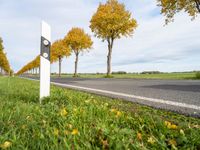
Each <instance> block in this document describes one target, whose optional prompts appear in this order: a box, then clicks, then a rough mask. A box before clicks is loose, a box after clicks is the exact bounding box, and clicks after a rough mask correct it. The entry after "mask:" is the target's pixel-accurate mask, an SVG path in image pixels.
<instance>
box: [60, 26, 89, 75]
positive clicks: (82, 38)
mask: <svg viewBox="0 0 200 150" xmlns="http://www.w3.org/2000/svg"><path fill="white" fill-rule="evenodd" d="M64 41H65V42H66V44H67V45H68V46H69V48H70V50H71V51H72V52H73V53H74V54H75V57H76V59H75V71H74V77H77V67H78V59H79V54H80V53H81V52H83V51H85V50H88V49H91V47H92V44H93V42H92V40H91V37H90V36H89V35H88V34H86V33H85V32H84V30H83V29H81V28H72V29H71V30H70V31H69V32H68V34H67V35H66V37H65V38H64Z"/></svg>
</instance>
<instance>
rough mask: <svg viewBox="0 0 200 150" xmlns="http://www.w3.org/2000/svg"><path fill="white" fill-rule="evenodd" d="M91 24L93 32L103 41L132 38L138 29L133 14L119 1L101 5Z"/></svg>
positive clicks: (114, 0) (109, 0) (109, 1)
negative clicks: (124, 37)
mask: <svg viewBox="0 0 200 150" xmlns="http://www.w3.org/2000/svg"><path fill="white" fill-rule="evenodd" d="M90 23H91V24H90V28H91V30H92V32H94V33H95V35H96V36H97V37H98V38H102V39H103V40H107V39H108V38H112V39H116V38H120V37H121V36H130V35H132V33H133V31H134V29H135V28H136V27H137V22H136V20H135V19H133V18H131V13H130V12H129V11H127V10H126V9H125V5H124V4H120V3H119V2H118V1H117V0H108V1H107V3H106V4H100V5H99V7H98V9H97V12H96V13H95V14H94V15H93V17H92V19H91V21H90Z"/></svg>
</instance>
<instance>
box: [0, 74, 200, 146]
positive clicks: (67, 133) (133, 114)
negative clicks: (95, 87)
mask: <svg viewBox="0 0 200 150" xmlns="http://www.w3.org/2000/svg"><path fill="white" fill-rule="evenodd" d="M38 91H39V82H36V81H29V80H25V79H19V78H8V77H0V110H1V111H0V147H1V148H2V149H3V148H6V147H8V149H14V150H18V149H19V150H23V149H31V150H39V149H42V150H43V149H44V150H48V149H53V150H54V149H55V150H56V149H59V150H62V149H63V150H66V149H119V150H123V149H141V150H144V149H146V150H147V149H200V136H199V135H200V120H199V119H197V118H191V117H185V116H182V115H178V114H174V113H170V112H166V111H161V110H156V109H152V108H149V107H145V106H141V105H137V104H134V103H131V102H125V101H121V100H114V99H109V98H106V97H100V96H96V95H92V94H88V93H84V92H78V91H74V90H68V89H62V88H59V87H55V86H52V88H51V97H48V98H46V99H44V101H43V104H42V105H40V104H39V96H38ZM1 148H0V149H1Z"/></svg>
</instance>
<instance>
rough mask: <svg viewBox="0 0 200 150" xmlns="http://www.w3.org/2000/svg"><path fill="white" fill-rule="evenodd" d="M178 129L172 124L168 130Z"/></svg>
mask: <svg viewBox="0 0 200 150" xmlns="http://www.w3.org/2000/svg"><path fill="white" fill-rule="evenodd" d="M177 128H178V127H177V125H175V124H172V125H171V126H170V129H177Z"/></svg>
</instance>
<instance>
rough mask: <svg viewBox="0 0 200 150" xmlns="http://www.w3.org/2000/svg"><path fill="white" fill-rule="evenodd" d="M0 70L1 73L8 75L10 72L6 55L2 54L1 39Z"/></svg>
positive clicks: (1, 43) (1, 42)
mask: <svg viewBox="0 0 200 150" xmlns="http://www.w3.org/2000/svg"><path fill="white" fill-rule="evenodd" d="M0 69H1V73H2V71H3V70H4V71H5V72H6V73H8V74H9V72H10V64H9V61H8V59H7V56H6V53H5V52H4V47H3V40H2V38H0Z"/></svg>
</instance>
